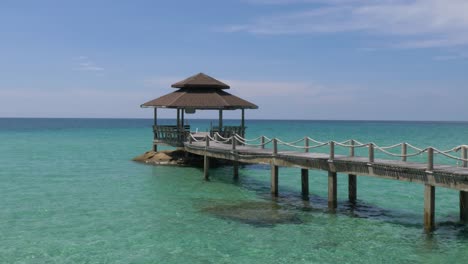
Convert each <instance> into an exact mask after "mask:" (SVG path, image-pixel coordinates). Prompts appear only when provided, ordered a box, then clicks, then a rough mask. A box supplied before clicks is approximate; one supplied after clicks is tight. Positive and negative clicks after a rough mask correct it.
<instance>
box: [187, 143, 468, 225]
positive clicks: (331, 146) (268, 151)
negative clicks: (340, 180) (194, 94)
mask: <svg viewBox="0 0 468 264" xmlns="http://www.w3.org/2000/svg"><path fill="white" fill-rule="evenodd" d="M299 143H302V145H299ZM267 146H268V147H267ZM279 147H281V148H287V150H286V149H284V150H281V149H279ZM336 147H342V148H347V149H349V155H335V148H336ZM184 148H185V150H186V151H187V152H190V153H193V154H196V155H201V156H204V177H205V179H206V180H208V179H209V178H208V177H209V163H210V162H209V161H210V158H215V159H225V160H230V161H233V164H234V166H233V167H234V177H235V178H237V177H238V163H239V162H242V163H252V164H269V165H270V166H271V193H272V195H274V196H277V195H278V183H279V181H278V180H279V167H297V168H300V169H301V182H302V196H303V197H304V199H308V195H309V169H314V170H322V171H327V172H328V207H329V208H330V209H334V208H336V207H337V173H345V174H348V190H349V193H348V198H349V200H350V201H351V202H355V201H356V198H357V177H356V176H358V175H359V176H372V177H377V178H386V179H392V180H399V181H408V182H414V183H421V184H424V185H425V188H424V190H425V191H424V226H425V229H426V230H432V229H433V228H434V211H435V187H436V186H437V187H446V188H451V189H456V190H459V191H460V204H459V206H460V219H461V220H462V221H468V155H467V150H468V146H466V145H461V146H457V147H454V148H452V149H449V150H439V149H436V148H433V147H428V148H424V149H420V148H417V147H415V146H412V145H411V144H408V143H399V144H396V145H392V146H386V147H381V146H378V145H376V144H375V143H361V142H358V141H356V140H347V141H345V142H335V141H330V142H320V141H317V140H314V139H312V138H309V137H305V138H303V139H299V140H297V141H294V142H284V141H282V140H280V139H276V138H272V139H271V138H267V137H265V136H261V137H258V138H256V139H250V140H249V139H245V138H242V137H240V136H238V135H233V136H231V137H229V138H224V137H222V136H221V135H219V134H215V135H214V137H210V136H208V135H207V136H205V137H204V138H199V137H198V138H197V137H193V136H191V135H190V136H189V141H188V142H185V143H184ZM323 148H327V150H328V152H327V153H321V152H312V149H323ZM358 148H365V149H367V151H366V153H367V154H368V155H366V156H358V155H355V153H356V149H358ZM396 148H398V149H399V150H400V152H399V153H398V154H397V153H395V151H394V150H393V149H396ZM292 149H294V150H292ZM408 150H410V151H412V153H409V152H408ZM375 151H379V152H381V153H384V154H385V155H388V156H391V157H394V158H393V159H377V158H375V154H374V153H375ZM456 152H460V153H461V155H460V156H455V155H456V154H455V153H456ZM421 155H425V156H426V158H425V159H426V161H427V162H424V163H423V162H410V161H408V158H410V157H415V156H421ZM435 155H438V156H443V157H445V158H447V159H450V160H453V161H455V163H456V165H443V164H435V163H434V156H435ZM395 158H398V159H399V160H395ZM457 164H458V165H457Z"/></svg>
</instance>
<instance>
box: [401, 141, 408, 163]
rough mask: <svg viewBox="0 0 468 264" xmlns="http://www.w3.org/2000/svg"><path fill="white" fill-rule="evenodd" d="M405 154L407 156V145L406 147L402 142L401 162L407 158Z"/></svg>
mask: <svg viewBox="0 0 468 264" xmlns="http://www.w3.org/2000/svg"><path fill="white" fill-rule="evenodd" d="M407 154H408V145H406V142H403V143H402V144H401V161H406V160H407V157H406V155H407Z"/></svg>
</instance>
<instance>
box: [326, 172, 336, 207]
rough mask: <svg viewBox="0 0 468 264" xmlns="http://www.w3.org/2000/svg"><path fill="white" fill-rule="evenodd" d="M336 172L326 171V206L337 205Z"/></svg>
mask: <svg viewBox="0 0 468 264" xmlns="http://www.w3.org/2000/svg"><path fill="white" fill-rule="evenodd" d="M336 178H337V177H336V172H331V171H329V172H328V208H329V209H335V208H336V206H337V181H336Z"/></svg>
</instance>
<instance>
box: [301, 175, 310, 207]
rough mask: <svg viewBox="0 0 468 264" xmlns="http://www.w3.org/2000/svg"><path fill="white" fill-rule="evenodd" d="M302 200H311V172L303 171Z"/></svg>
mask: <svg viewBox="0 0 468 264" xmlns="http://www.w3.org/2000/svg"><path fill="white" fill-rule="evenodd" d="M301 187H302V199H304V200H309V170H308V169H301Z"/></svg>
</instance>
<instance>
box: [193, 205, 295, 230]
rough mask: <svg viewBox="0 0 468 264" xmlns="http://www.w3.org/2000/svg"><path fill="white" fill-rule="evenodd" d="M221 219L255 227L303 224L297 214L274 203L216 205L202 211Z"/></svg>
mask: <svg viewBox="0 0 468 264" xmlns="http://www.w3.org/2000/svg"><path fill="white" fill-rule="evenodd" d="M201 211H202V212H204V213H208V214H211V215H213V216H215V217H218V218H221V219H228V220H232V221H236V222H240V223H244V224H249V225H252V226H255V227H273V226H275V225H277V224H301V223H302V220H301V219H300V218H299V217H298V215H297V213H296V212H294V211H291V210H288V209H285V208H283V206H281V205H279V204H278V203H275V202H274V201H253V202H250V201H248V202H241V203H236V204H222V203H221V204H216V205H212V206H208V207H204V208H202V209H201Z"/></svg>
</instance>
